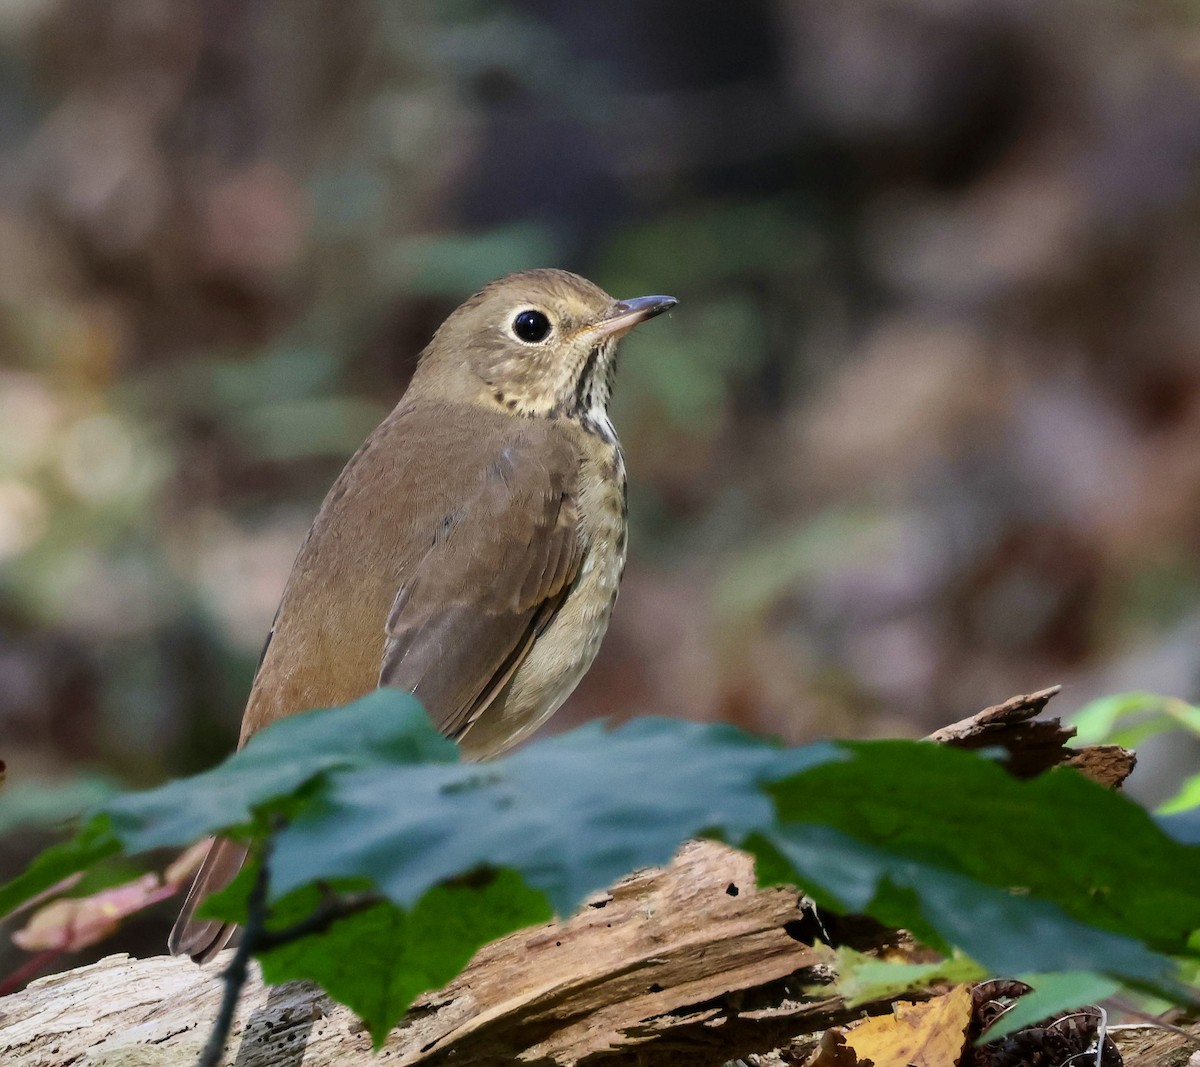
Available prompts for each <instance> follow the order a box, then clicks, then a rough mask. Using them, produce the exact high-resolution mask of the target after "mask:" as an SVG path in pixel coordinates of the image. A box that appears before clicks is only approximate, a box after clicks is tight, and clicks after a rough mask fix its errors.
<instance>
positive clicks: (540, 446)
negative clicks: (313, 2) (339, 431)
mask: <svg viewBox="0 0 1200 1067" xmlns="http://www.w3.org/2000/svg"><path fill="white" fill-rule="evenodd" d="M674 305H675V300H674V298H673V297H669V296H643V297H638V298H636V299H634V300H613V299H612V297H610V296H608V295H607V294H606V293H605V292H604V291H603V290H601V289H600V288H598V287H597V286H595V285H593V284H592V283H591V282H589V281H587V280H586V279H584V278H580V277H579V276H578V275H575V274H569V273H567V272H566V271H560V270H534V271H526V272H523V273H520V274H510V275H508V276H507V277H504V278H501V279H499V280H498V281H495V282H492V283H491V284H490V285H488V286H486V287H485V288H484V289H482V290H481V291H480V292H478V293H476V294H475V295H474V296H473V297H471V298H470V299H469V300H467V301H466V303H464V304H463V305H462V306H461V307H459V308H458V309H457V310H456V311H454V312H453V313H452V314H451V315H450V317H449V318H448V319H447V320H446V321H445V322H444V323H443V324H442V326H441V327H440V328H439V329H438V331H437V333H436V334H434V337H433V340H432V341H431V342H430V344H429V346H428V347H427V348H426V349H425V351H424V352H423V353H422V354H421V358H420V361H419V363H418V365H417V369H416V372H415V373H414V374H413V378H412V382H411V383H410V385H409V387H408V389H407V391H406V392H405V394H404V396H403V397H402V399H401V400H400V403H399V405H398V406H397V407H396V408H395V410H394V411H392V413H391V414H390V415H389V416H388V417H387V418H386V419H384V421H383V422H382V423H381V424H380V426H379V427H378V428H377V429H376V430H375V432H374V433H373V434H372V435H371V436H370V437H369V438H368V439H367V442H366V444H364V445H363V446H362V448H360V449H359V450H358V453H357V454H356V455H355V456H354V458H353V459H351V460H350V462H349V463H348V464H347V465H346V468H345V470H343V471H342V473H341V475H340V476H339V477H338V479H337V481H336V482H334V485H333V488H332V489H330V491H329V495H328V496H326V498H325V501H324V503H323V504H322V505H321V510H320V511H319V512H318V513H317V517H316V520H315V521H314V522H313V525H312V529H311V530H310V531H309V533H308V536H307V538H305V541H304V544H303V545H302V546H301V548H300V553H299V555H298V556H297V558H296V562H295V564H294V565H293V567H292V573H291V577H290V578H289V579H288V583H287V587H286V588H285V589H284V593H283V600H282V602H281V603H280V606H279V611H278V614H277V615H276V617H275V624H274V626H273V627H272V629H271V633H270V635H269V637H268V639H267V647H266V649H265V650H264V652H263V657H262V661H261V663H260V664H259V668H258V674H257V675H256V677H255V679H254V685H253V688H252V689H251V691H250V699H249V702H248V704H247V707H246V713H245V716H244V718H243V720H242V733H241V742H240V744H245V742H246V740H247V738H249V737H250V736H251V735H252V734H253V733H255V731H257V730H261V729H262V728H263V727H264V726H267V725H268V724H270V723H272V722H274V721H275V720H276V719H279V718H282V717H283V716H285V715H291V714H293V713H294V712H298V711H304V710H306V709H308V708H323V707H330V706H333V705H337V704H344V703H346V702H347V701H350V700H353V699H355V698H356V697H359V696H362V695H363V694H364V693H366V692H369V691H370V690H371V689H374V688H375V687H376V686H395V687H397V688H400V689H407V690H409V691H410V692H412V693H414V694H416V696H417V698H418V699H419V700H420V701H421V702H422V704H424V706H425V708H426V710H428V712H429V714H430V716H431V717H432V719H433V721H434V722H435V723H436V724H437V727H438V729H440V730H441V731H442V732H443V733H445V734H446V735H447V736H449V737H452V738H454V739H455V740H456V741H458V743H459V744H460V745H461V747H462V750H463V753H464V755H465V756H466V757H467V758H469V759H486V758H488V757H491V756H495V755H497V754H498V753H500V752H503V751H504V750H505V749H506V748H508V747H509V746H511V745H513V744H515V743H516V742H518V741H520V740H521V739H522V738H524V737H526V736H527V735H528V734H529V733H531V732H532V731H533V730H535V729H536V728H537V727H538V726H539V725H540V724H541V723H543V722H545V720H546V719H547V718H548V717H549V716H550V715H552V714H553V713H554V712H555V711H557V710H558V708H559V707H560V706H561V704H562V703H563V701H564V700H566V698H567V697H568V696H569V695H570V693H571V691H572V690H573V689H574V688H575V686H576V684H577V683H578V682H579V679H580V678H581V677H583V674H584V672H585V671H586V670H587V669H588V667H589V666H590V665H591V663H592V660H593V659H594V658H595V655H596V652H597V650H598V649H599V647H600V642H601V640H602V639H603V637H604V632H605V630H606V629H607V628H608V620H609V616H610V614H611V612H612V608H613V602H614V601H615V600H616V596H617V585H618V583H619V582H620V580H621V574H622V572H623V570H624V568H625V549H626V505H625V464H624V460H623V459H622V456H621V446H620V445H619V444H618V442H617V437H616V434H615V432H614V431H613V426H612V423H611V422H610V421H609V417H608V400H609V396H610V394H611V392H612V385H613V376H614V373H615V371H616V346H617V342H618V340H619V339H620V338H621V336H622V335H623V334H624V333H626V332H627V331H628V330H630V329H632V328H633V327H634V326H636V325H637V324H638V323H640V322H644V321H645V320H646V319H648V318H651V317H653V316H654V315H658V314H659V313H661V312H663V311H666V310H667V309H668V308H671V307H673V306H674ZM245 855H246V853H245V849H244V848H243V847H242V846H240V845H238V844H235V843H233V842H230V841H226V840H217V841H214V842H213V844H212V846H211V847H210V848H209V852H208V855H207V856H206V857H205V860H204V863H203V865H202V866H201V868H200V871H199V873H198V874H197V875H196V880H195V882H194V883H193V885H192V888H191V891H190V892H189V894H188V897H187V901H186V902H185V903H184V906H183V911H182V913H181V914H180V916H179V919H178V921H177V922H176V923H175V928H174V929H173V930H172V931H171V938H170V948H171V951H172V952H173V953H183V952H186V953H188V954H189V955H191V956H192V957H193V958H194V959H197V960H206V959H208V958H210V957H211V956H212V955H214V954H215V953H216V952H218V951H219V950H220V949H221V948H222V947H223V946H224V945H225V944H226V942H228V940H229V938H230V937H231V936H232V934H233V929H234V928H233V927H232V926H229V925H225V924H222V923H219V922H213V921H205V920H201V919H195V918H193V914H194V912H195V910H196V908H197V906H198V905H199V904H200V902H201V901H202V900H203V899H204V898H205V897H206V896H208V895H209V894H210V893H212V892H215V891H216V890H218V889H221V888H223V887H224V886H226V885H228V884H229V882H230V881H231V880H232V879H233V876H234V875H235V874H236V873H237V872H238V870H239V868H240V867H241V865H242V862H243V861H244V859H245Z"/></svg>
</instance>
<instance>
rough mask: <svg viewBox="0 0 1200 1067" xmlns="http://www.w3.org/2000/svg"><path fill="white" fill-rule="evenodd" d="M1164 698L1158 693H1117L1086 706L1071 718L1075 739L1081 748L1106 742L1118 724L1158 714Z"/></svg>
mask: <svg viewBox="0 0 1200 1067" xmlns="http://www.w3.org/2000/svg"><path fill="white" fill-rule="evenodd" d="M1161 706H1162V697H1160V696H1158V695H1157V694H1156V693H1146V692H1135V693H1114V694H1113V695H1111V696H1106V697H1100V698H1099V699H1098V700H1093V701H1091V702H1090V703H1087V704H1085V705H1084V706H1083V707H1082V708H1080V709H1079V711H1077V712H1076V713H1075V714H1074V715H1073V716H1072V717H1071V723H1072V725H1073V726H1074V727H1075V740H1076V741H1077V742H1078V743H1079V744H1082V745H1098V744H1100V743H1102V742H1105V741H1107V740H1108V739H1109V738H1110V737H1111V736H1112V733H1113V730H1114V729H1115V728H1116V724H1117V723H1118V722H1119V721H1120V720H1122V719H1124V718H1128V717H1129V716H1131V715H1142V714H1145V713H1146V712H1149V711H1156V710H1157V709H1158V708H1159V707H1161Z"/></svg>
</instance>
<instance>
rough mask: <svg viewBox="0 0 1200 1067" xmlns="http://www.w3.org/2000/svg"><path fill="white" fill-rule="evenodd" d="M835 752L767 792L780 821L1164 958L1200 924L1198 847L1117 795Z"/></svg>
mask: <svg viewBox="0 0 1200 1067" xmlns="http://www.w3.org/2000/svg"><path fill="white" fill-rule="evenodd" d="M843 747H844V749H845V750H846V751H847V752H848V753H849V754H850V755H851V757H852V758H851V759H849V760H847V761H839V762H828V763H825V764H823V765H822V766H819V767H814V768H813V769H811V770H809V771H807V772H805V773H803V774H799V775H796V776H794V777H792V778H790V779H789V780H788V781H786V782H781V783H778V784H776V785H774V786H772V787H771V790H770V791H771V794H772V796H774V797H775V800H776V802H777V804H778V814H779V818H780V820H781V821H782V822H784V823H796V824H798V823H808V824H817V825H820V826H824V827H829V828H834V829H837V830H840V831H842V833H844V834H846V835H847V836H848V837H849V838H850V839H852V840H853V841H854V842H857V843H858V844H860V845H872V846H876V847H879V848H882V849H885V850H886V851H887V852H888V853H890V854H892V855H894V856H896V857H901V856H903V857H907V858H908V859H910V860H917V861H920V862H922V863H923V864H925V865H926V866H929V867H930V868H935V869H942V870H945V871H950V872H957V873H959V874H963V875H967V876H969V877H970V878H972V879H976V880H978V881H980V882H983V883H985V884H987V885H992V886H996V887H998V888H1001V889H1004V890H1008V891H1011V892H1014V893H1020V894H1022V895H1025V896H1028V897H1030V898H1034V899H1041V900H1045V901H1052V902H1054V903H1056V904H1058V905H1059V906H1060V907H1061V908H1062V909H1063V910H1065V911H1066V912H1067V913H1068V914H1070V915H1071V916H1072V917H1073V918H1075V919H1077V920H1080V921H1082V922H1085V923H1088V924H1090V925H1093V926H1097V927H1100V928H1103V929H1107V930H1111V931H1114V932H1116V933H1120V934H1123V935H1125V936H1129V937H1135V938H1137V939H1139V940H1142V941H1144V942H1146V944H1148V945H1150V946H1153V947H1155V948H1158V949H1161V950H1163V951H1167V952H1176V951H1183V949H1184V947H1185V945H1186V943H1187V939H1188V936H1189V935H1190V933H1191V931H1193V930H1195V929H1197V928H1198V927H1200V849H1195V848H1187V847H1184V846H1182V845H1180V843H1179V842H1177V841H1174V840H1172V839H1171V838H1170V837H1169V836H1168V835H1167V834H1166V833H1164V832H1163V831H1162V829H1161V828H1160V827H1159V826H1157V825H1156V824H1155V821H1154V819H1153V818H1151V816H1150V815H1149V814H1148V813H1147V812H1146V811H1145V810H1143V809H1142V808H1140V807H1139V806H1138V805H1136V804H1134V803H1132V802H1130V801H1129V800H1127V799H1126V798H1125V797H1123V796H1121V795H1119V794H1117V793H1114V792H1111V791H1109V790H1107V789H1104V788H1102V787H1101V786H1099V785H1096V784H1095V783H1094V782H1091V781H1089V780H1088V779H1086V778H1084V777H1083V776H1081V775H1079V774H1077V773H1075V772H1073V771H1069V770H1054V771H1050V772H1049V773H1047V774H1044V775H1041V776H1039V777H1038V778H1035V779H1033V780H1032V781H1019V780H1017V779H1015V778H1012V777H1011V776H1009V775H1008V774H1006V773H1005V772H1004V770H1003V769H1002V768H1001V767H1000V766H999V765H997V764H994V763H991V762H989V761H986V760H981V759H979V758H978V757H977V756H975V755H973V754H971V753H968V752H963V751H960V750H956V749H951V748H948V747H945V746H941V745H928V744H913V743H911V742H903V741H877V742H870V743H851V744H846V745H845V746H843ZM868 783H869V784H868ZM961 947H963V948H964V949H967V951H968V952H970V951H971V950H970V948H969V947H968V946H966V945H962V946H961ZM972 955H975V953H973V952H972ZM976 958H982V957H979V956H976ZM1027 969H1030V970H1032V969H1038V970H1046V969H1049V968H1046V967H1038V968H1032V967H1031V968H1027Z"/></svg>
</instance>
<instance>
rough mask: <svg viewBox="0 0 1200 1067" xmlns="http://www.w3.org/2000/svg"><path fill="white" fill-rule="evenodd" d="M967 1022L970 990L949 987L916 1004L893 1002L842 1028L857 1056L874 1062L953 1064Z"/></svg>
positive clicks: (904, 1066) (927, 1066) (923, 1066)
mask: <svg viewBox="0 0 1200 1067" xmlns="http://www.w3.org/2000/svg"><path fill="white" fill-rule="evenodd" d="M970 1023H971V989H970V987H969V986H967V985H960V986H955V987H954V989H952V990H950V992H949V993H946V994H945V995H944V996H940V997H934V998H933V999H932V1000H927V1001H924V1002H923V1003H920V1004H902V1003H898V1004H894V1005H893V1006H892V1014H891V1015H879V1016H876V1017H875V1018H873V1019H865V1020H863V1022H861V1023H859V1024H858V1025H857V1026H855V1027H853V1029H851V1030H848V1031H847V1033H846V1044H847V1045H849V1046H850V1048H852V1049H854V1052H855V1055H857V1056H858V1058H859V1060H860V1061H862V1060H865V1059H870V1060H872V1061H874V1064H875V1067H958V1063H959V1061H960V1060H961V1059H962V1054H963V1050H964V1049H965V1048H966V1044H967V1027H968V1026H969V1025H970Z"/></svg>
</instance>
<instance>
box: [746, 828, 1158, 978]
mask: <svg viewBox="0 0 1200 1067" xmlns="http://www.w3.org/2000/svg"><path fill="white" fill-rule="evenodd" d="M763 838H765V840H767V841H768V842H770V844H771V845H772V846H773V847H774V848H775V849H776V850H777V851H778V852H779V853H780V854H781V855H782V856H783V857H784V858H785V859H786V860H787V861H788V862H789V863H790V864H791V865H792V868H793V870H794V871H795V875H796V880H797V881H798V882H799V884H801V885H803V886H804V888H805V890H806V891H807V892H808V893H809V894H810V895H811V896H812V897H813V899H814V900H816V901H817V903H818V904H822V905H824V906H826V907H830V908H834V909H837V910H840V911H848V912H852V913H855V914H867V915H871V916H873V917H874V918H876V919H878V920H879V921H880V922H882V923H885V924H886V925H888V926H894V927H902V928H904V929H908V930H911V931H912V932H913V933H914V934H916V936H917V937H918V938H920V939H921V940H922V941H925V942H926V943H931V944H932V945H933V946H934V947H936V948H944V946H948V945H952V946H956V947H958V948H959V949H961V950H962V951H963V952H965V953H966V954H967V955H968V956H971V957H972V958H974V959H976V960H978V961H979V962H980V963H981V964H983V965H985V966H986V967H987V968H988V969H989V971H990V972H991V973H992V974H1016V973H1018V972H1021V971H1030V970H1039V971H1042V970H1044V971H1052V970H1066V969H1089V970H1095V971H1103V972H1107V973H1110V974H1115V975H1122V976H1124V977H1127V978H1130V979H1136V980H1137V981H1139V982H1144V983H1147V984H1149V985H1151V986H1153V987H1154V988H1156V989H1167V988H1169V987H1172V986H1173V984H1174V974H1175V966H1174V964H1173V962H1172V961H1171V960H1170V959H1168V958H1167V957H1165V956H1162V955H1159V954H1158V953H1155V952H1152V951H1150V950H1149V949H1148V948H1147V947H1146V946H1145V945H1144V944H1142V943H1141V942H1140V941H1138V940H1135V939H1134V938H1131V937H1129V936H1122V935H1119V934H1114V933H1110V932H1108V931H1105V930H1097V929H1095V928H1094V927H1091V926H1088V925H1087V924H1085V923H1082V922H1079V921H1077V920H1075V919H1073V918H1072V917H1071V916H1070V915H1068V914H1066V913H1065V912H1064V911H1063V909H1061V908H1059V907H1058V906H1056V905H1055V904H1052V903H1050V902H1049V901H1045V900H1037V899H1034V898H1032V897H1029V896H1026V895H1014V894H1012V893H1010V892H1007V891H1004V890H1001V889H996V888H994V887H991V886H988V885H986V884H980V883H979V882H977V881H975V880H973V879H971V878H969V877H966V876H965V875H961V874H955V873H951V872H949V871H947V870H945V869H944V868H941V867H937V866H934V865H932V864H927V863H920V862H917V861H916V860H914V859H913V858H912V857H911V855H907V854H905V853H903V852H899V851H897V852H890V851H887V850H885V849H881V848H875V847H873V846H871V845H867V844H864V843H863V842H861V841H859V840H856V839H854V838H852V837H849V836H847V835H846V834H843V833H840V832H839V831H837V830H834V829H832V828H830V827H827V826H788V827H783V828H780V829H776V830H770V831H767V832H766V833H765V834H764V835H763ZM758 840H761V839H752V840H751V842H750V844H751V845H752V847H753V849H754V851H755V853H756V855H757V854H758V853H759V848H758Z"/></svg>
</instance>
